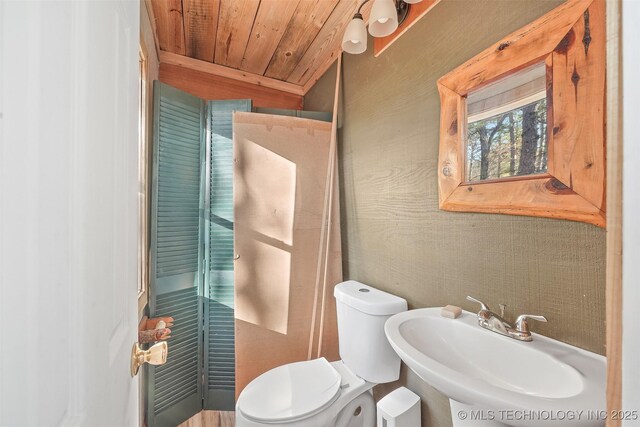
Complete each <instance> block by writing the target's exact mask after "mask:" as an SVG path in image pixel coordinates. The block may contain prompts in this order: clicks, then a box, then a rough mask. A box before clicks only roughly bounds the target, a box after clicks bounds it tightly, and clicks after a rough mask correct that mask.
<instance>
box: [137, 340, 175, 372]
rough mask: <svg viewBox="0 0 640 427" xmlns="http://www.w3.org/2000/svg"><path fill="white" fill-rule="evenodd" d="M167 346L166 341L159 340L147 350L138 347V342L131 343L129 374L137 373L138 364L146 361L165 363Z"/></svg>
mask: <svg viewBox="0 0 640 427" xmlns="http://www.w3.org/2000/svg"><path fill="white" fill-rule="evenodd" d="M168 353H169V346H168V345H167V342H166V341H162V342H159V343H157V344H154V345H152V346H151V347H149V350H143V349H141V348H140V344H138V343H135V344H133V348H132V349H131V376H132V377H135V376H136V375H137V374H138V370H139V369H140V366H142V365H144V364H145V363H148V364H150V365H164V364H165V363H167V354H168Z"/></svg>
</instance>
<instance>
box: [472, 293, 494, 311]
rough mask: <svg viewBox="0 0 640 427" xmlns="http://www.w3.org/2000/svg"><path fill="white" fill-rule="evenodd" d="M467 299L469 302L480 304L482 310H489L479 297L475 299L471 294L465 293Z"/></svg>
mask: <svg viewBox="0 0 640 427" xmlns="http://www.w3.org/2000/svg"><path fill="white" fill-rule="evenodd" d="M467 300H468V301H471V302H476V303H478V304H480V308H481V309H482V310H487V311H489V307H488V306H487V304H485V303H483V302H482V301H480V300H479V299H476V298H474V297H472V296H471V295H467Z"/></svg>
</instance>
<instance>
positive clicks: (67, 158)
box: [0, 0, 139, 427]
mask: <svg viewBox="0 0 640 427" xmlns="http://www.w3.org/2000/svg"><path fill="white" fill-rule="evenodd" d="M138 40H139V4H138V2H136V1H120V0H111V1H60V2H58V1H56V2H52V1H41V2H40V1H37V2H36V1H0V138H1V139H0V425H1V426H3V427H4V426H54V425H56V426H57V425H77V426H133V425H137V423H138V381H137V379H136V378H131V375H130V371H129V363H130V362H129V358H130V356H129V355H130V351H131V346H132V344H133V342H134V341H135V340H136V329H137V328H136V326H137V313H136V311H137V306H136V280H137V266H136V263H137V256H136V244H137V238H136V235H137V215H136V211H137V126H138V124H137V102H138V101H137V90H138V89H137V73H138Z"/></svg>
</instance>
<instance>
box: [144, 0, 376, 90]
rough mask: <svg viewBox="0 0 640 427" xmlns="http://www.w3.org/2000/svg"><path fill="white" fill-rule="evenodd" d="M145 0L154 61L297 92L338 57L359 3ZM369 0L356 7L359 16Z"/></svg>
mask: <svg viewBox="0 0 640 427" xmlns="http://www.w3.org/2000/svg"><path fill="white" fill-rule="evenodd" d="M147 2H148V6H149V2H150V5H151V8H150V12H152V14H153V16H152V20H154V21H155V26H154V27H155V32H156V41H157V44H158V46H157V47H158V48H159V50H160V61H161V62H168V63H173V64H175V65H181V66H190V67H191V68H198V69H200V70H205V69H207V70H208V71H210V72H213V73H216V74H220V75H225V76H226V77H231V78H237V79H239V80H240V79H243V80H245V81H249V82H255V83H257V84H261V85H264V86H269V87H273V88H276V89H280V90H284V91H287V92H292V93H296V94H299V95H303V94H304V93H306V91H307V90H308V89H310V88H311V86H312V85H313V84H314V83H315V82H316V81H317V80H318V79H319V78H320V77H321V76H322V74H324V72H325V71H326V70H327V69H328V68H329V67H330V66H331V64H333V62H334V61H335V60H336V59H337V56H338V55H339V53H340V52H341V42H342V34H343V33H344V29H345V27H346V26H347V24H348V23H349V21H350V20H351V17H352V16H353V14H354V12H355V10H356V8H357V5H358V2H357V0H147ZM370 3H371V2H369V3H367V5H366V6H365V7H364V8H363V12H364V13H363V15H364V17H365V20H366V19H367V18H368V14H369V10H370ZM181 57H183V58H181ZM189 58H192V60H191V59H189ZM193 60H197V61H193ZM200 61H202V62H200ZM207 64H215V66H208V65H207ZM282 82H285V83H282Z"/></svg>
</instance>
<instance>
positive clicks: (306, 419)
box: [236, 358, 375, 427]
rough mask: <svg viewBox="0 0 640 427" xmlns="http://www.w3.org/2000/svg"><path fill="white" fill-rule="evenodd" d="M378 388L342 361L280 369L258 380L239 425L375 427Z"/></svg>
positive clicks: (242, 400)
mask: <svg viewBox="0 0 640 427" xmlns="http://www.w3.org/2000/svg"><path fill="white" fill-rule="evenodd" d="M374 385H375V384H373V383H370V382H367V381H364V380H363V379H362V378H358V377H357V376H356V375H355V374H354V373H352V372H351V371H350V370H349V369H348V368H347V367H346V366H345V365H344V363H342V361H340V360H339V361H337V362H331V363H329V362H327V360H326V359H324V358H320V359H315V360H310V361H305V362H296V363H291V364H288V365H283V366H279V367H277V368H275V369H272V370H270V371H268V372H266V373H264V374H262V375H261V376H260V377H258V378H256V380H254V381H253V382H251V383H250V384H249V385H247V387H245V389H244V390H243V391H242V393H241V394H240V396H239V398H238V403H237V405H236V426H237V427H257V426H272V427H278V426H283V427H284V426H286V427H303V426H305V427H306V426H318V427H326V426H335V427H370V426H373V425H375V403H374V401H373V396H372V394H371V389H372V388H373V386H374Z"/></svg>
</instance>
